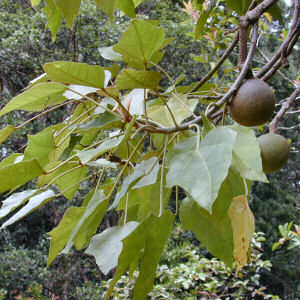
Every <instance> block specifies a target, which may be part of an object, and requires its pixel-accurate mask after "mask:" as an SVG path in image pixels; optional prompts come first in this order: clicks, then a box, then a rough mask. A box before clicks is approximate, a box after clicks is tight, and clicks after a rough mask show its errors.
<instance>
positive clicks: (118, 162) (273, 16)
mask: <svg viewBox="0 0 300 300" xmlns="http://www.w3.org/2000/svg"><path fill="white" fill-rule="evenodd" d="M40 2H41V1H40V0H31V3H32V5H33V6H34V5H39V6H43V5H44V8H43V9H44V11H45V13H46V15H47V22H48V28H49V29H50V30H51V33H52V36H53V40H55V37H56V34H57V32H58V30H59V26H60V23H61V22H62V19H64V21H65V22H66V23H67V24H68V26H69V27H70V28H72V26H73V22H74V20H75V18H76V16H77V15H78V14H79V9H80V2H81V1H80V0H75V1H67V0H45V1H43V2H42V3H40ZM142 2H143V1H142V0H115V1H113V0H96V1H95V5H96V4H97V5H98V6H99V7H100V9H101V10H102V11H103V12H104V13H105V14H107V16H108V18H109V19H110V20H111V21H113V19H114V16H115V14H116V11H118V13H120V12H121V13H122V14H125V15H127V16H128V17H130V18H132V20H131V22H130V25H129V27H128V28H127V30H126V31H125V32H124V34H123V36H122V37H121V38H120V40H119V41H118V43H116V44H115V45H111V46H110V47H106V48H101V49H100V52H101V55H102V56H103V57H104V58H105V59H107V60H110V61H111V62H112V63H111V66H110V67H103V66H98V65H88V64H84V63H77V62H69V61H56V62H50V63H46V64H45V65H44V72H45V73H44V74H42V75H41V76H39V77H38V78H36V79H35V80H33V81H31V82H30V83H29V86H28V87H27V88H26V89H25V90H24V91H23V92H22V93H21V94H19V95H18V96H16V97H15V98H13V99H12V100H11V101H10V102H8V104H7V105H6V106H4V107H3V108H2V109H1V111H0V116H3V115H5V114H7V113H10V112H12V111H14V110H23V111H27V112H37V113H35V115H34V117H32V118H31V119H29V120H26V121H25V122H24V123H22V124H20V125H19V126H12V125H7V126H6V127H5V128H3V129H1V131H0V141H1V142H3V141H4V140H5V139H7V138H9V136H10V135H11V134H12V133H13V132H14V131H16V130H18V129H20V128H23V127H24V126H26V124H28V123H29V122H31V121H33V120H35V119H37V118H39V117H41V116H44V115H46V114H50V113H51V112H52V111H55V110H59V109H62V108H64V109H65V110H64V111H65V112H66V115H65V119H64V121H63V122H62V123H59V124H53V126H50V127H47V128H46V129H44V130H43V131H41V132H39V133H37V134H35V135H28V142H27V144H26V145H24V147H23V151H22V153H14V154H12V155H10V156H9V157H7V158H5V159H4V160H2V161H1V163H0V182H1V184H0V193H7V197H6V198H7V199H6V200H4V201H3V204H2V207H1V209H0V217H1V218H4V217H5V222H4V223H3V224H2V227H1V228H5V227H6V226H8V225H10V224H13V223H14V222H16V221H18V220H20V219H21V218H23V217H24V216H26V215H28V214H29V213H31V212H33V211H34V210H36V209H38V208H39V207H41V206H42V205H45V204H46V203H48V202H49V201H51V200H53V199H54V198H56V197H59V196H64V197H65V198H66V199H69V200H72V199H73V198H74V196H75V194H76V192H77V191H78V189H79V188H80V186H81V185H82V184H85V185H88V186H89V188H90V191H89V193H87V195H86V196H85V198H84V199H83V201H82V204H81V206H80V207H71V208H69V209H68V210H67V211H66V212H65V214H64V216H63V218H62V220H61V222H60V223H59V225H58V226H57V227H56V228H54V229H53V230H52V231H51V232H50V233H49V234H50V237H51V245H50V250H49V256H48V266H49V265H51V263H52V262H53V261H54V259H55V257H56V256H57V255H59V254H67V253H69V252H70V251H71V249H72V247H73V246H74V247H75V248H76V249H85V250H84V251H85V252H86V253H87V254H89V255H92V256H94V257H95V259H96V262H97V265H98V266H99V268H100V269H101V271H102V272H103V273H105V274H107V273H108V272H109V271H111V270H112V269H115V268H116V271H115V276H114V279H113V280H112V282H111V284H110V287H109V289H108V291H107V294H106V298H109V296H110V293H111V292H112V289H113V287H114V285H115V284H116V282H117V281H118V279H119V278H120V277H121V276H122V275H123V273H125V272H126V271H127V270H129V273H130V274H132V273H133V271H135V270H138V271H139V275H138V278H137V280H136V283H135V289H134V295H133V299H138V300H140V299H146V297H147V294H148V293H149V292H150V291H151V289H152V286H153V281H154V279H155V274H156V268H157V265H158V263H159V260H160V256H161V254H162V251H163V248H164V246H165V243H166V241H167V239H168V236H169V234H170V231H171V228H172V226H173V223H174V219H175V218H176V217H177V216H178V217H179V219H180V222H181V223H182V226H183V228H184V229H186V230H191V231H192V232H194V233H195V235H196V237H197V238H198V239H199V240H200V241H201V243H202V244H203V245H204V246H205V247H206V248H207V249H208V251H210V253H212V254H213V255H214V256H216V257H218V258H220V259H222V260H223V261H224V262H225V263H226V264H227V265H228V266H233V265H234V264H235V265H236V267H237V271H239V270H240V269H241V268H242V267H243V266H244V265H245V264H246V263H247V260H248V257H249V251H250V249H249V248H250V247H249V246H250V241H251V239H252V236H253V234H254V230H255V221H254V216H253V214H252V212H251V210H250V208H249V206H248V202H247V201H248V197H249V194H250V191H251V182H252V181H262V182H268V179H267V177H266V175H265V173H270V172H274V171H277V170H279V169H280V168H282V167H283V166H284V165H285V163H286V162H287V160H288V156H289V151H290V142H291V141H287V140H286V139H285V138H284V137H282V136H280V135H278V134H277V125H278V123H279V122H280V120H281V119H282V117H283V116H284V115H285V113H286V112H287V111H288V110H289V109H290V108H291V107H292V105H293V103H294V102H295V99H296V98H297V97H298V95H299V93H300V86H299V81H297V80H296V78H288V77H287V76H286V75H284V74H283V73H282V72H281V71H280V70H279V68H280V67H281V66H283V67H285V68H288V67H289V61H288V56H289V55H290V54H291V52H292V51H293V48H294V46H295V44H296V42H297V40H298V37H299V35H300V19H299V11H300V0H295V1H294V2H295V3H294V13H293V17H292V19H291V20H290V22H289V23H288V24H284V25H285V27H286V28H285V30H284V35H283V36H282V37H281V38H282V43H281V45H280V46H279V47H278V49H277V51H276V52H275V53H274V54H273V56H272V57H271V58H268V57H266V56H265V55H264V53H263V52H262V51H261V49H260V48H259V40H260V39H261V38H263V37H264V36H265V35H267V32H266V25H265V24H264V21H263V20H266V19H267V20H268V21H269V22H283V18H282V16H281V10H280V8H279V6H278V3H277V1H276V0H264V1H261V0H253V1H250V0H243V1H229V0H228V1H227V0H226V1H221V0H214V1H213V0H206V1H204V0H202V1H201V0H194V1H193V2H191V1H189V2H187V3H184V4H185V11H186V12H187V13H188V14H189V15H190V16H191V21H192V22H194V23H195V27H194V32H193V35H194V38H195V40H196V41H198V42H199V43H202V46H201V49H202V53H200V55H199V56H198V57H196V59H197V60H198V61H200V62H202V63H203V64H205V65H206V66H210V71H209V72H208V73H207V74H206V75H205V76H204V77H203V78H201V80H200V81H198V82H193V83H192V84H190V85H187V86H185V85H182V84H181V83H182V82H183V80H184V74H178V76H177V78H172V77H171V76H170V75H169V72H168V69H166V68H163V67H162V66H160V61H161V59H162V58H163V55H164V48H165V47H167V46H168V44H169V43H171V42H172V41H173V40H174V39H176V37H171V38H166V36H165V32H164V30H163V29H162V28H161V27H160V24H159V21H158V20H149V19H147V18H145V17H144V16H140V18H136V7H138V6H139V5H140V4H141V3H142ZM99 30H100V29H99ZM204 41H205V43H204ZM237 49H238V50H237ZM236 51H238V62H237V61H236V60H235V59H232V57H231V54H232V53H234V52H236ZM256 53H258V54H259V55H261V56H262V58H263V59H265V64H264V65H263V66H259V67H258V66H256V67H253V58H254V55H256ZM216 55H220V56H221V57H220V58H219V60H217V61H213V58H214V57H216ZM186 71H187V72H188V70H186ZM220 72H221V73H224V75H223V76H216V74H217V73H220ZM276 72H279V74H281V76H282V77H283V80H286V81H287V82H288V83H289V84H290V85H292V86H293V87H294V91H293V93H292V94H291V95H290V97H289V98H287V99H277V100H281V101H278V105H277V108H276V110H275V97H274V93H275V96H276V87H272V88H271V87H270V86H269V85H268V84H267V83H266V81H267V80H268V79H269V78H271V77H272V76H273V75H274V74H275V73H276ZM226 76H227V77H226ZM225 77H226V78H227V79H226V80H224V78H225ZM228 78H230V79H232V81H231V82H230V80H228ZM162 82H168V84H167V85H166V84H162ZM278 108H279V110H278ZM272 119H273V120H272ZM234 120H235V121H236V123H234ZM268 122H270V124H268ZM254 126H260V127H259V128H260V130H263V128H267V127H269V133H267V134H265V135H262V136H260V137H259V138H257V137H256V135H255V132H256V133H257V132H258V130H256V131H254V129H255V128H252V127H254ZM263 126H265V127H263ZM31 180H34V184H35V188H34V189H32V188H31V189H24V188H23V189H21V187H22V186H23V185H25V184H26V183H28V182H29V181H31ZM31 186H32V185H31ZM179 189H180V190H183V191H184V193H185V198H184V199H181V198H180V197H179ZM171 194H172V195H175V196H174V198H175V203H176V204H175V209H174V210H172V209H170V207H169V206H168V203H169V201H170V197H171ZM172 197H173V196H172ZM16 209H18V211H17V212H16V213H14V214H12V215H11V216H8V215H9V214H11V213H12V212H13V211H14V210H16ZM112 212H117V213H116V214H117V215H118V216H119V223H118V225H117V226H113V227H110V228H108V229H106V230H104V231H102V232H100V233H97V229H98V228H99V225H100V223H101V221H102V219H103V218H104V216H105V214H108V213H112Z"/></svg>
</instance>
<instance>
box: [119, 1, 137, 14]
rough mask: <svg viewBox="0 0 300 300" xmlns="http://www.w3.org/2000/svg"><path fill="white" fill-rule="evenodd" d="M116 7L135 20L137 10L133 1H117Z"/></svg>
mask: <svg viewBox="0 0 300 300" xmlns="http://www.w3.org/2000/svg"><path fill="white" fill-rule="evenodd" d="M115 2H116V7H117V8H118V9H119V10H121V11H122V12H124V13H125V14H126V15H127V16H129V17H130V18H135V10H134V3H133V0H115Z"/></svg>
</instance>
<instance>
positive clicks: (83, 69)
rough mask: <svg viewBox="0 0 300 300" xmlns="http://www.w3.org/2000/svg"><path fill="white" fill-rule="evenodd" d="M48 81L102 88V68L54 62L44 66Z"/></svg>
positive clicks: (103, 76)
mask: <svg viewBox="0 0 300 300" xmlns="http://www.w3.org/2000/svg"><path fill="white" fill-rule="evenodd" d="M44 70H45V72H46V73H47V76H48V78H49V79H51V80H53V81H58V82H62V83H68V84H77V85H84V86H91V87H95V88H104V79H105V74H104V68H102V67H100V66H90V65H88V64H85V63H76V62H69V61H56V62H52V63H47V64H45V65H44Z"/></svg>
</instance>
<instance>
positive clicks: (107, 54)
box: [98, 0, 122, 61]
mask: <svg viewBox="0 0 300 300" xmlns="http://www.w3.org/2000/svg"><path fill="white" fill-rule="evenodd" d="M108 1H110V0H108ZM98 50H99V53H100V55H101V56H102V57H103V58H105V59H109V60H112V61H121V60H122V55H121V54H119V53H118V52H116V51H114V49H113V46H111V47H102V48H99V49H98Z"/></svg>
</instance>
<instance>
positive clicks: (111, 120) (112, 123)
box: [75, 111, 124, 133]
mask: <svg viewBox="0 0 300 300" xmlns="http://www.w3.org/2000/svg"><path fill="white" fill-rule="evenodd" d="M123 125H124V122H123V121H122V120H120V119H119V118H117V117H116V116H115V115H112V114H111V113H109V112H107V111H106V112H104V113H103V114H101V115H99V117H97V118H95V119H93V120H92V121H89V122H87V123H85V124H79V125H78V126H77V128H78V129H76V131H75V132H76V133H86V132H91V131H100V130H105V129H111V128H117V127H122V126H123Z"/></svg>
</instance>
